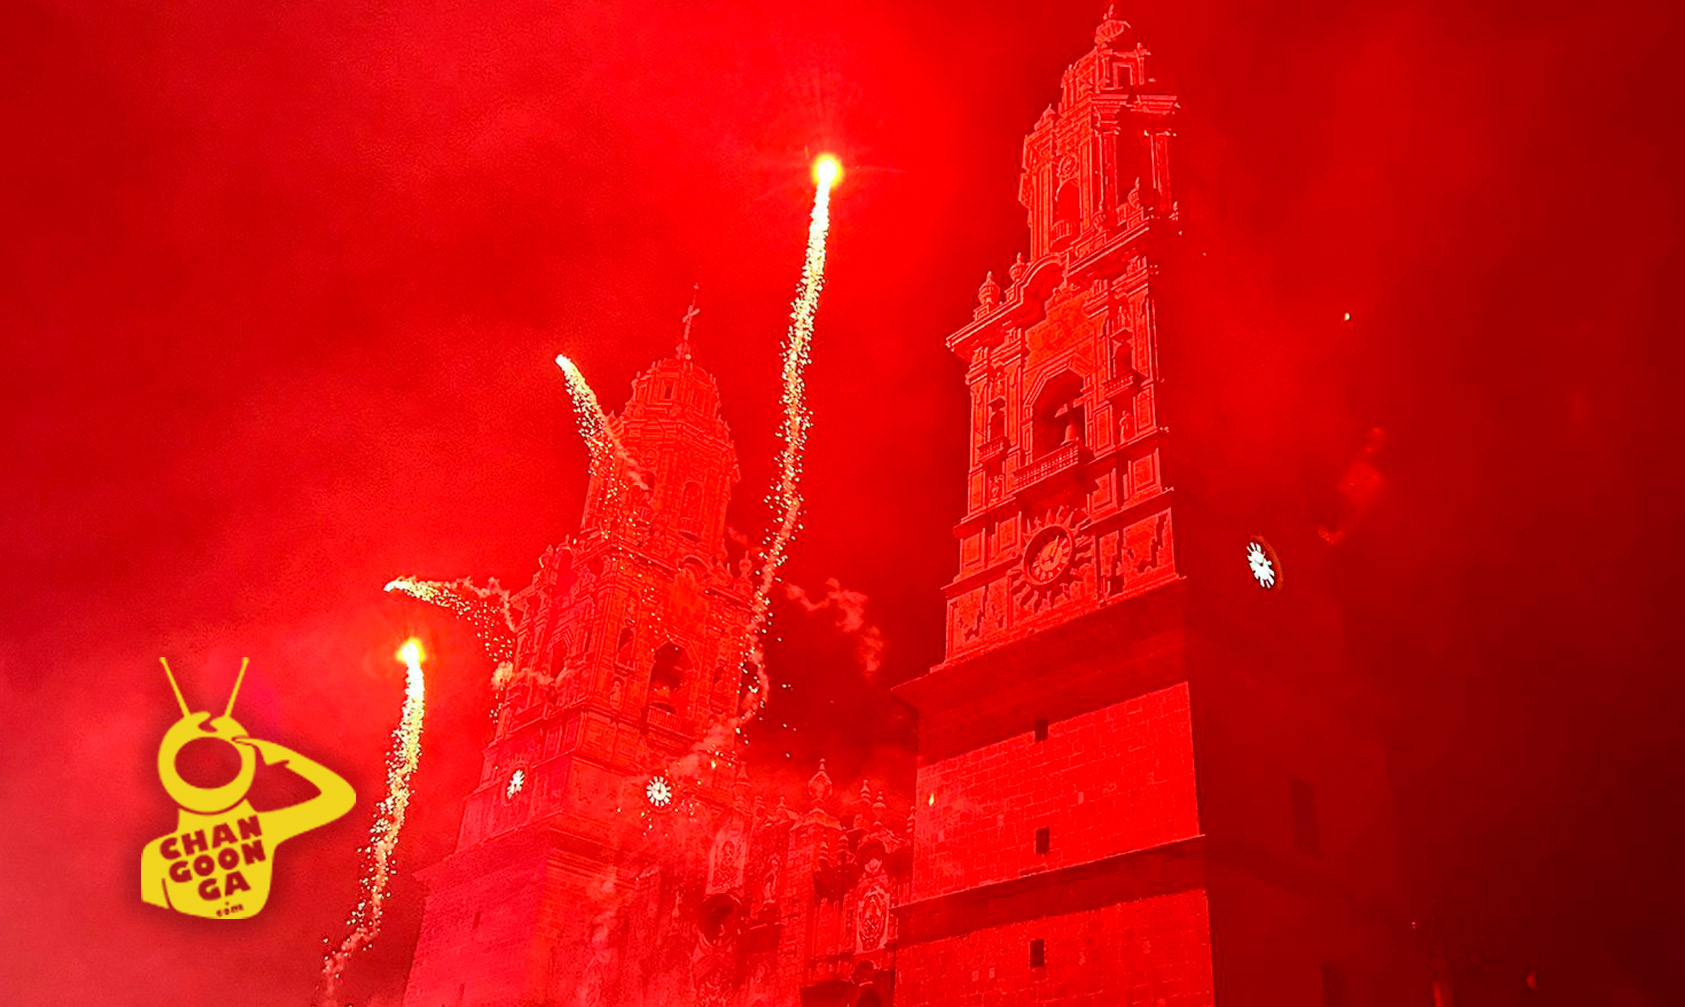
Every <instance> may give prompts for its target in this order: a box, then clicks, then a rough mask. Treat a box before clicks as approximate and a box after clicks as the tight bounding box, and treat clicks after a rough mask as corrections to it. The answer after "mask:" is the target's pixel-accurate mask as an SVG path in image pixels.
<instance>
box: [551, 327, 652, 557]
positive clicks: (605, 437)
mask: <svg viewBox="0 0 1685 1007" xmlns="http://www.w3.org/2000/svg"><path fill="white" fill-rule="evenodd" d="M556 366H557V367H560V368H561V369H562V373H563V374H565V375H567V379H568V392H569V394H571V395H572V396H573V407H574V409H573V411H574V415H575V416H576V417H577V419H578V422H579V436H580V439H581V440H583V441H585V446H586V447H587V448H589V449H590V452H591V474H592V475H593V476H595V477H596V478H597V481H598V483H599V484H600V485H601V486H602V487H603V501H602V507H601V509H600V512H599V513H600V515H601V517H602V518H604V519H605V520H604V522H603V528H602V532H603V534H604V535H605V536H607V535H608V534H609V532H610V530H611V529H610V528H609V527H608V519H612V517H613V516H614V515H615V514H617V513H619V511H618V510H617V509H616V508H615V507H614V505H613V504H614V500H615V498H616V497H618V496H619V495H620V480H619V479H617V478H616V477H615V471H614V469H615V463H616V462H617V461H618V462H619V464H620V465H621V466H622V467H624V469H625V472H626V478H627V479H629V480H631V481H632V482H633V483H636V484H637V485H638V486H639V487H640V488H642V489H644V490H648V489H649V488H650V486H649V482H648V480H647V479H645V477H644V472H643V467H642V466H640V465H639V464H638V461H637V459H635V458H633V457H632V453H631V452H630V451H627V450H626V445H624V444H622V443H621V442H620V438H619V436H617V435H616V434H615V432H614V424H613V422H611V421H610V420H609V417H608V413H606V412H604V411H603V406H602V403H600V402H598V401H597V393H596V392H593V391H592V390H591V385H590V384H589V383H588V382H587V381H586V380H585V375H583V374H581V373H580V372H579V368H578V367H576V366H574V363H573V361H572V360H569V359H568V358H567V357H566V356H564V355H561V354H558V355H557V356H556Z"/></svg>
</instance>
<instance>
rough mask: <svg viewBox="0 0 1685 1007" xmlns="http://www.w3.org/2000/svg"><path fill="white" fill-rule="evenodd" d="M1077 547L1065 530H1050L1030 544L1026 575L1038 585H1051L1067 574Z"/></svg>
mask: <svg viewBox="0 0 1685 1007" xmlns="http://www.w3.org/2000/svg"><path fill="white" fill-rule="evenodd" d="M1075 551H1076V547H1075V546H1074V545H1073V544H1072V543H1071V536H1070V534H1069V533H1068V532H1066V531H1065V529H1063V528H1049V529H1047V530H1046V531H1044V532H1042V533H1041V534H1040V535H1037V536H1036V537H1035V539H1033V540H1032V541H1031V542H1030V548H1029V551H1028V552H1026V553H1025V554H1024V573H1025V575H1026V576H1028V577H1029V578H1030V580H1031V581H1033V582H1035V583H1037V584H1047V583H1051V582H1052V581H1053V579H1054V578H1055V577H1057V576H1059V575H1060V574H1062V573H1064V572H1065V567H1067V566H1069V565H1070V563H1071V555H1072V553H1074V552H1075Z"/></svg>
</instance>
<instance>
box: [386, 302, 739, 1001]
mask: <svg viewBox="0 0 1685 1007" xmlns="http://www.w3.org/2000/svg"><path fill="white" fill-rule="evenodd" d="M694 314H695V312H694V310H693V311H692V312H691V313H690V314H688V315H687V316H686V320H685V335H684V338H683V339H682V340H681V342H680V343H679V346H678V348H677V350H676V351H675V352H674V354H673V356H671V357H669V358H667V359H664V360H660V361H658V362H656V363H655V364H653V365H651V366H650V367H649V368H648V369H647V370H646V371H644V372H643V373H642V374H640V375H638V377H637V378H636V379H634V381H633V382H632V393H631V396H630V398H629V399H628V400H627V402H626V405H625V407H624V408H623V409H622V410H621V412H620V414H619V415H618V416H612V417H610V424H611V426H612V429H613V431H614V434H615V438H616V439H617V441H618V443H619V450H617V451H616V454H615V457H614V458H613V459H612V460H611V461H610V462H608V463H607V464H605V465H601V466H598V470H597V471H595V472H594V474H593V476H592V478H591V480H590V482H589V484H588V486H587V490H586V500H585V507H584V512H583V515H582V519H581V525H580V529H579V533H578V534H577V535H575V536H573V537H572V538H570V539H569V540H567V541H566V542H564V543H562V544H560V545H557V546H553V547H551V548H550V549H548V550H546V551H545V553H544V555H543V556H542V557H541V558H540V559H539V569H538V572H537V573H536V574H535V575H534V577H533V580H532V583H531V584H530V585H529V586H527V587H526V588H524V589H522V590H520V591H518V592H516V593H514V594H513V595H512V597H511V609H512V611H513V612H515V614H516V621H517V627H516V629H517V632H516V645H515V652H514V660H513V661H512V663H511V665H509V666H506V667H505V668H503V669H500V671H499V679H500V680H499V681H498V682H497V683H496V685H497V706H496V710H495V724H494V728H493V732H492V738H491V740H490V741H489V743H487V745H486V746H485V750H484V755H483V764H482V770H481V774H480V782H479V785H478V786H477V787H476V788H475V790H474V791H473V792H472V793H471V794H469V795H468V798H467V802H466V805H465V807H464V810H463V817H462V826H461V830H460V832H459V835H458V840H457V847H456V851H455V852H454V853H453V854H451V856H450V857H448V858H446V859H445V860H444V861H442V862H441V863H440V864H438V865H436V866H434V867H432V868H430V869H429V870H428V871H427V872H425V873H424V874H423V880H424V882H425V883H426V884H427V886H428V897H427V904H426V909H425V913H424V917H423V922H422V928H421V934H420V936H419V939H418V941H417V946H416V953H415V959H414V962H413V965H412V967H411V972H410V979H409V985H408V990H407V992H406V995H405V999H404V1003H405V1004H406V1005H409V1007H436V1005H438V1004H446V1005H450V1007H475V1005H489V1004H498V1005H502V1004H515V1003H519V1004H563V1003H567V1004H573V1003H586V1002H591V1003H602V1004H611V1003H619V1002H642V1000H641V998H643V997H645V996H648V995H653V994H651V993H650V992H649V991H650V990H652V989H657V988H660V983H662V982H665V981H667V979H668V978H670V977H669V976H668V975H667V972H668V971H671V969H673V968H677V966H676V965H672V964H671V963H668V964H666V965H661V966H650V965H649V963H648V962H644V961H641V960H637V959H633V958H631V957H629V956H628V957H624V958H623V957H620V956H619V955H617V954H610V953H609V952H608V950H606V949H608V948H610V947H618V946H620V944H621V943H622V942H621V941H620V940H619V937H623V936H624V935H619V936H618V937H616V938H615V939H613V940H611V939H610V934H609V933H608V928H612V927H613V926H620V925H622V924H619V923H612V922H610V921H614V920H618V919H619V916H618V915H617V914H616V912H615V911H614V910H615V907H617V906H618V904H619V903H620V902H622V901H624V900H625V899H626V898H627V897H628V893H629V892H630V891H631V890H632V888H633V886H634V884H640V883H641V884H642V885H643V886H644V887H646V888H647V887H648V886H649V885H650V884H655V883H656V881H653V880H651V879H657V880H659V884H657V887H656V889H655V890H653V892H646V893H645V894H646V895H647V896H648V897H651V898H654V899H656V900H657V901H658V902H661V907H660V908H661V910H662V911H663V912H668V913H671V914H674V915H677V914H678V913H679V912H680V907H679V905H678V904H677V903H675V902H674V901H673V900H674V898H675V897H676V896H675V894H674V893H675V892H676V891H677V888H675V887H673V886H675V885H676V884H678V881H679V879H681V878H682V877H684V876H685V875H686V871H691V870H696V869H700V868H698V867H697V866H696V865H694V864H690V863H689V862H688V861H685V860H684V858H683V856H679V855H678V854H682V853H683V851H682V850H679V851H677V853H676V852H675V851H674V850H671V849H668V850H663V851H659V852H660V853H662V855H664V856H666V857H667V860H665V861H663V863H664V865H665V866H662V867H660V868H657V867H656V866H653V863H652V862H651V861H650V860H649V856H650V855H651V854H652V849H651V843H650V841H649V837H647V836H645V835H644V834H643V833H644V825H643V819H644V812H646V811H647V810H649V809H650V808H651V806H652V805H654V804H660V805H661V806H662V807H663V809H665V807H666V806H667V805H669V804H672V803H674V802H676V801H679V800H681V799H682V801H683V802H684V806H685V809H686V811H685V815H684V817H686V818H687V820H695V821H699V822H708V821H713V820H715V819H717V818H719V817H720V816H722V815H724V814H726V813H728V812H730V811H732V810H734V809H735V808H736V806H737V805H739V804H741V803H742V794H741V793H736V792H735V791H740V790H741V781H740V779H739V778H738V776H737V772H738V770H739V765H738V761H739V760H737V758H736V755H737V753H736V751H735V744H736V742H735V737H734V736H733V735H732V732H731V731H729V730H722V729H721V727H720V725H722V724H725V723H727V721H728V718H729V717H730V716H731V715H732V714H733V713H734V712H735V710H736V705H737V701H738V697H739V687H740V684H741V682H740V679H741V670H740V669H741V661H742V655H741V653H740V650H741V647H742V643H743V640H744V633H745V630H746V627H747V625H748V620H749V599H750V595H751V590H752V589H751V586H750V581H749V578H748V576H747V575H746V572H745V570H744V569H743V568H742V565H741V564H740V563H736V562H733V561H732V560H731V559H730V558H729V557H728V555H727V549H726V545H725V521H726V508H727V505H728V504H729V502H730V498H731V492H732V489H733V487H734V486H735V485H736V483H737V481H738V478H739V473H738V467H737V456H736V451H735V449H734V447H733V445H732V441H731V434H730V431H729V430H728V429H727V427H726V423H725V420H724V419H723V418H722V416H721V414H720V397H719V389H718V387H717V386H716V384H715V382H714V379H713V377H712V376H711V375H710V374H709V373H708V372H707V371H705V370H703V369H702V368H701V366H699V365H698V364H697V363H696V361H695V359H694V356H693V354H692V352H691V348H690V340H689V334H690V319H691V318H692V317H694ZM722 735H723V737H722ZM658 781H659V782H658ZM681 794H682V797H681ZM705 853H706V850H704V854H705ZM675 856H677V857H678V859H677V860H675V859H673V858H674V857H675ZM640 879H641V880H640ZM689 908H690V909H691V910H693V911H694V908H695V907H689ZM639 950H641V951H645V952H648V953H650V954H653V953H654V949H648V948H645V949H639ZM586 989H589V990H591V991H593V996H594V997H595V999H594V1000H591V1001H587V1000H586V999H584V991H585V990H586Z"/></svg>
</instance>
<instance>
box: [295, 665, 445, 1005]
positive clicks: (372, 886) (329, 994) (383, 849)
mask: <svg viewBox="0 0 1685 1007" xmlns="http://www.w3.org/2000/svg"><path fill="white" fill-rule="evenodd" d="M397 656H398V659H399V660H401V661H403V662H404V665H405V669H406V670H405V674H404V706H403V710H402V712H401V713H400V714H399V717H398V727H397V728H396V729H395V730H394V731H393V732H392V750H391V751H390V752H388V753H387V756H386V797H385V798H384V799H383V800H382V801H381V802H380V803H379V804H378V805H376V806H375V810H374V824H373V825H372V826H371V827H370V828H369V845H368V846H367V847H365V852H366V853H367V860H366V863H365V866H364V871H363V878H362V882H361V886H360V888H359V890H358V898H357V904H356V905H355V906H353V907H352V909H351V913H350V915H349V916H347V917H346V920H345V927H346V934H345V939H344V940H343V941H341V942H340V944H339V947H338V948H337V949H335V950H333V951H331V952H329V953H328V954H327V955H326V956H325V957H324V958H323V959H322V981H321V996H320V997H319V998H318V1002H319V1003H321V1004H324V1005H327V1004H333V1003H334V1002H335V1000H336V997H337V993H338V988H339V981H340V979H341V978H342V977H344V975H345V967H346V965H347V964H348V963H349V962H350V959H351V956H352V955H353V954H355V953H356V951H357V950H358V949H359V948H362V947H366V946H367V945H368V944H370V943H371V942H372V941H373V940H374V939H375V937H376V936H378V935H379V933H380V925H381V922H382V919H383V918H384V916H385V914H386V898H387V895H388V894H389V893H390V891H391V876H392V854H393V853H394V851H396V850H397V847H398V833H399V832H401V831H402V830H403V828H404V815H405V813H406V812H407V811H408V809H409V806H410V776H411V775H412V774H414V772H415V766H416V762H417V761H418V760H419V759H420V758H421V720H422V715H423V714H424V712H425V711H426V706H427V685H426V681H425V679H424V677H423V675H422V673H421V660H422V657H423V654H422V650H421V641H419V640H414V639H411V640H408V641H406V642H405V643H404V646H403V647H402V648H401V649H400V650H399V651H398V654H397Z"/></svg>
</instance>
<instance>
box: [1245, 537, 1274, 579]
mask: <svg viewBox="0 0 1685 1007" xmlns="http://www.w3.org/2000/svg"><path fill="white" fill-rule="evenodd" d="M1246 566H1247V568H1248V569H1250V570H1251V571H1252V579H1253V580H1255V581H1257V582H1258V586H1259V587H1261V588H1263V589H1264V590H1266V591H1268V590H1270V589H1271V588H1273V587H1275V582H1276V576H1277V574H1276V568H1275V558H1274V555H1273V554H1272V553H1271V551H1270V549H1269V547H1268V546H1266V545H1264V543H1262V542H1260V541H1258V540H1257V539H1253V540H1252V541H1251V542H1248V543H1246Z"/></svg>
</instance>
